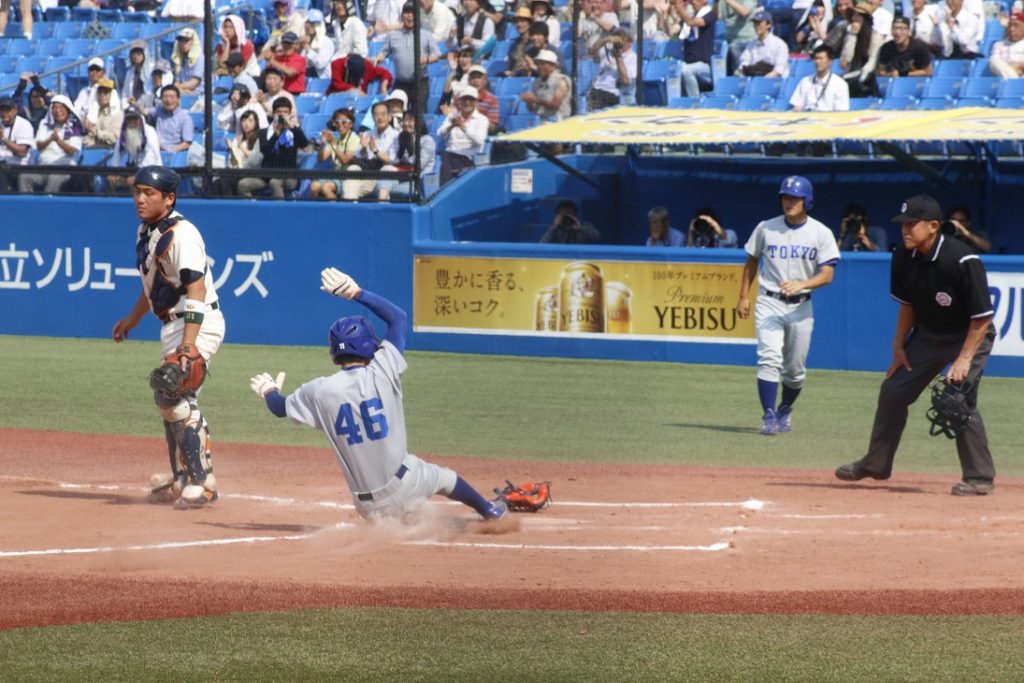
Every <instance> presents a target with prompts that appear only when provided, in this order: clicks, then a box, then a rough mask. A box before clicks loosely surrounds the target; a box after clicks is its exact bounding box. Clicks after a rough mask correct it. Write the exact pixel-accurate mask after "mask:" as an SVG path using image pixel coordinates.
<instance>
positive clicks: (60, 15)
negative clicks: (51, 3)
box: [33, 7, 71, 33]
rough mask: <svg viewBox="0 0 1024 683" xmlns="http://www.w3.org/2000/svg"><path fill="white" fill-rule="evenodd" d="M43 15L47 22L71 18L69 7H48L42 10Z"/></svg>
mask: <svg viewBox="0 0 1024 683" xmlns="http://www.w3.org/2000/svg"><path fill="white" fill-rule="evenodd" d="M43 16H44V17H45V18H46V21H47V22H57V21H68V20H69V19H71V9H70V8H68V7H49V8H47V10H46V11H45V12H43ZM33 33H35V31H33Z"/></svg>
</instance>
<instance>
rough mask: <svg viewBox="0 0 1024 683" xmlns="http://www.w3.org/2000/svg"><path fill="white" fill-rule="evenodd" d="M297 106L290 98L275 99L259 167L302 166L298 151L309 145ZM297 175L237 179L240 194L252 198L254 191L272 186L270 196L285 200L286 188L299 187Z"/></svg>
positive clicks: (261, 136)
mask: <svg viewBox="0 0 1024 683" xmlns="http://www.w3.org/2000/svg"><path fill="white" fill-rule="evenodd" d="M294 112H295V109H294V107H293V106H292V102H291V100H289V99H288V98H286V97H278V98H277V99H276V100H274V109H273V111H272V114H273V117H272V119H271V122H270V125H269V126H268V127H267V128H266V129H265V130H263V131H260V154H261V155H262V157H263V158H262V160H261V161H260V168H265V169H273V170H276V171H284V170H294V169H296V168H298V167H299V163H298V158H299V150H300V149H302V148H303V147H306V146H308V145H309V140H308V139H306V134H305V133H303V132H302V128H300V127H299V120H298V119H297V118H296V117H295V113H294ZM298 185H299V181H298V180H297V179H295V178H280V177H278V178H267V179H264V178H242V179H241V180H240V181H239V182H238V195H239V196H240V197H244V198H246V199H252V195H253V193H254V192H258V191H260V190H262V189H264V188H266V187H268V186H269V187H270V196H272V197H273V198H274V199H284V193H285V191H286V190H287V191H288V192H291V191H292V190H294V189H295V188H296V187H298Z"/></svg>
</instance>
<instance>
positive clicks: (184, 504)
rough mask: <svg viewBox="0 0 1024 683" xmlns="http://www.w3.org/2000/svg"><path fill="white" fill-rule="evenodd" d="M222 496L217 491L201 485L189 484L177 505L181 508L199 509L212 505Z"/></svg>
mask: <svg viewBox="0 0 1024 683" xmlns="http://www.w3.org/2000/svg"><path fill="white" fill-rule="evenodd" d="M219 497H220V496H218V495H217V492H216V491H211V490H210V489H208V488H206V487H205V486H202V485H200V484H189V485H188V486H186V487H185V488H184V489H183V490H182V492H181V497H180V498H179V499H178V502H177V503H176V505H177V506H178V507H180V508H199V507H205V506H207V505H212V504H213V503H214V501H216V500H217V498H219Z"/></svg>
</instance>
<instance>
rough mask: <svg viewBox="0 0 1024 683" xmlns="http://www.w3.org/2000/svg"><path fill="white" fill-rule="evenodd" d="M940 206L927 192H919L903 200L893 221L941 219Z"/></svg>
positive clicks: (913, 221) (909, 221)
mask: <svg viewBox="0 0 1024 683" xmlns="http://www.w3.org/2000/svg"><path fill="white" fill-rule="evenodd" d="M941 220H942V208H941V207H940V206H939V203H938V202H937V201H935V198H934V197H932V196H931V195H928V194H919V195H915V196H913V197H911V198H910V199H908V200H907V201H905V202H903V206H901V207H900V214H899V215H898V216H894V217H893V219H892V222H893V223H916V222H917V221H941Z"/></svg>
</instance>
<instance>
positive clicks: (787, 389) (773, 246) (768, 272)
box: [736, 176, 839, 436]
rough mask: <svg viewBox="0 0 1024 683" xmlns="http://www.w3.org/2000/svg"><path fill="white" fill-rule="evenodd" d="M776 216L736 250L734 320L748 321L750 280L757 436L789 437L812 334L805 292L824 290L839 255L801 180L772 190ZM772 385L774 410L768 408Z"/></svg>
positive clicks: (792, 178)
mask: <svg viewBox="0 0 1024 683" xmlns="http://www.w3.org/2000/svg"><path fill="white" fill-rule="evenodd" d="M779 201H780V203H781V204H782V215H781V216H776V217H775V218H770V219H768V220H766V221H762V222H761V223H758V224H757V227H756V228H754V232H753V234H751V236H750V239H749V240H748V241H747V244H746V246H745V247H744V248H745V249H746V251H747V262H746V264H745V265H744V266H743V277H742V279H741V281H740V296H739V301H738V303H737V304H736V313H737V314H738V315H739V316H740V317H741V318H747V317H749V316H750V287H751V285H752V284H753V282H754V276H755V275H756V276H757V277H758V282H759V285H760V289H759V292H758V294H759V295H758V297H757V303H756V305H755V307H754V323H755V326H756V329H757V393H758V397H759V398H760V400H761V407H762V409H763V411H764V414H763V416H762V421H763V422H762V428H761V433H762V434H765V435H768V436H771V435H774V434H778V433H779V432H788V431H791V430H792V425H791V423H790V416H791V414H792V412H793V404H794V403H796V399H797V396H799V395H800V390H801V389H803V386H804V379H805V377H806V376H807V351H808V350H809V349H810V346H811V331H812V330H813V329H814V309H813V308H812V307H811V291H812V290H814V289H817V288H818V287H824V286H825V285H827V284H829V283H830V282H832V276H833V273H834V270H835V266H836V264H837V263H838V262H839V249H838V248H837V247H836V238H835V236H834V235H833V234H832V231H831V230H829V229H828V228H827V227H825V226H824V225H823V224H822V223H820V222H818V221H816V220H814V219H813V218H811V217H810V216H808V215H807V212H808V211H810V210H811V208H813V206H814V188H813V187H812V186H811V182H810V181H809V180H807V178H804V177H801V176H789V177H788V178H786V179H785V180H783V181H782V186H781V187H780V188H779ZM779 380H781V381H782V402H781V403H780V404H779V406H778V408H776V406H775V402H776V398H777V396H778V389H779Z"/></svg>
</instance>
